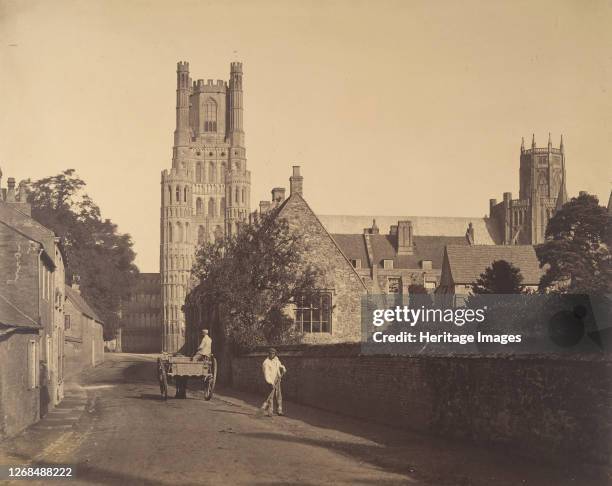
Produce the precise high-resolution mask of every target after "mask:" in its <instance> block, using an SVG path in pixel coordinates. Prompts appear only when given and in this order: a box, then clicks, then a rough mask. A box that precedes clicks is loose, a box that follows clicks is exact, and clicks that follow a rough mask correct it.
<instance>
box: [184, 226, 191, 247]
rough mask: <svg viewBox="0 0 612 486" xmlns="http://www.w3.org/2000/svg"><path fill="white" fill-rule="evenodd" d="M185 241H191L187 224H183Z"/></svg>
mask: <svg viewBox="0 0 612 486" xmlns="http://www.w3.org/2000/svg"><path fill="white" fill-rule="evenodd" d="M185 241H186V242H187V243H189V242H190V241H191V232H190V228H189V223H185Z"/></svg>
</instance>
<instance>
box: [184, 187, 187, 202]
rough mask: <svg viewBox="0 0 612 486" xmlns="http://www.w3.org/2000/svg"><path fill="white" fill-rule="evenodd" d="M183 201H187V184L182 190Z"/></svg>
mask: <svg viewBox="0 0 612 486" xmlns="http://www.w3.org/2000/svg"><path fill="white" fill-rule="evenodd" d="M183 202H187V186H185V189H184V190H183Z"/></svg>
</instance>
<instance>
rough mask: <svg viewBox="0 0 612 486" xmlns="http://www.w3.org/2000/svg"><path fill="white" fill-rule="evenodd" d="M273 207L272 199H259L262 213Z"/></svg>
mask: <svg viewBox="0 0 612 486" xmlns="http://www.w3.org/2000/svg"><path fill="white" fill-rule="evenodd" d="M271 207H272V203H271V202H270V201H259V212H260V213H261V214H266V213H267V212H268V211H270V208H271Z"/></svg>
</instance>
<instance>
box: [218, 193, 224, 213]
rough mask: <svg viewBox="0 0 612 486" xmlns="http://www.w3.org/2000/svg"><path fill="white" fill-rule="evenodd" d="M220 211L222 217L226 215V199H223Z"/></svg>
mask: <svg viewBox="0 0 612 486" xmlns="http://www.w3.org/2000/svg"><path fill="white" fill-rule="evenodd" d="M219 209H220V210H221V216H223V215H224V214H225V198H224V197H222V198H221V203H220V204H219Z"/></svg>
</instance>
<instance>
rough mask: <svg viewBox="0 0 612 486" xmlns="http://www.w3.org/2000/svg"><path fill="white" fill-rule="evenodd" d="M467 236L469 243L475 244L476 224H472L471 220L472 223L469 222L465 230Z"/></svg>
mask: <svg viewBox="0 0 612 486" xmlns="http://www.w3.org/2000/svg"><path fill="white" fill-rule="evenodd" d="M465 237H466V239H467V241H468V244H469V245H470V246H473V245H474V226H473V225H472V223H471V222H470V224H468V227H467V231H466V232H465Z"/></svg>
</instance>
